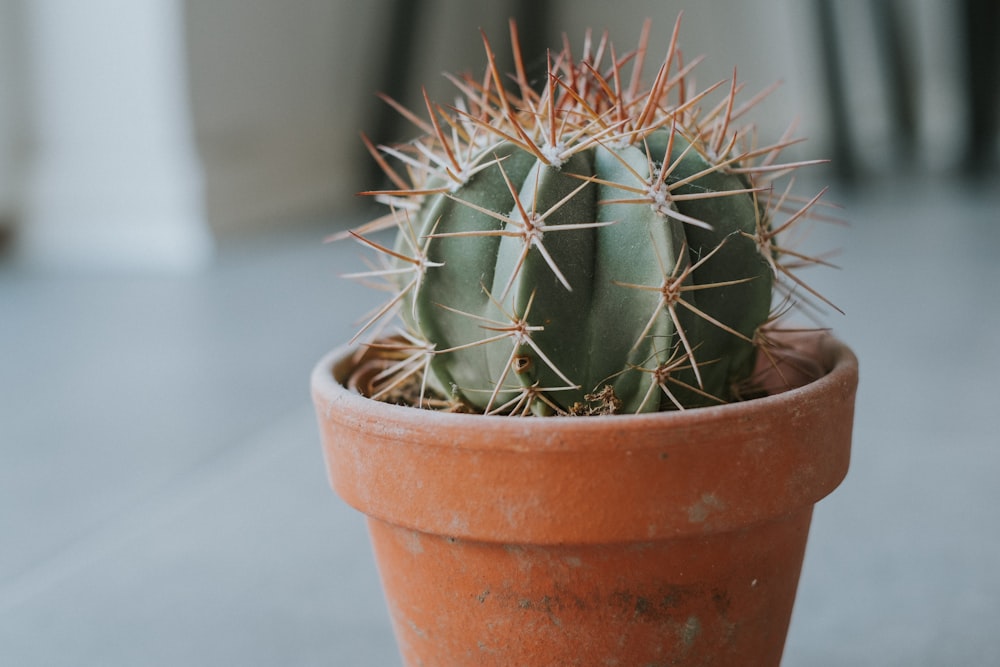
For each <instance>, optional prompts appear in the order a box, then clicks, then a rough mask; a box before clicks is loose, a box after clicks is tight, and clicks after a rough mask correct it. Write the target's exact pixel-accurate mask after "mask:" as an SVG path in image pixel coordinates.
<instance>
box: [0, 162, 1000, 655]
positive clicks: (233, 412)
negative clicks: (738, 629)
mask: <svg viewBox="0 0 1000 667" xmlns="http://www.w3.org/2000/svg"><path fill="white" fill-rule="evenodd" d="M997 185H998V184H996V183H993V184H992V187H987V188H980V189H968V188H965V189H963V188H958V187H954V186H951V185H949V184H947V183H943V184H942V183H935V182H933V181H932V180H930V179H928V180H926V181H921V182H919V183H917V184H916V185H909V186H902V185H890V184H881V185H878V186H877V187H875V186H872V187H870V188H869V189H866V190H863V191H861V192H855V193H853V194H848V193H841V194H839V195H837V196H836V198H837V199H839V200H840V201H841V202H842V203H844V204H845V206H846V209H847V210H846V211H845V212H844V217H846V218H849V219H850V220H851V221H852V222H853V227H852V229H851V230H849V231H841V230H833V229H831V230H829V231H826V232H824V233H823V234H824V235H825V236H829V238H830V239H832V240H833V242H834V243H835V244H837V245H839V246H842V247H843V248H844V253H843V255H842V257H840V258H839V261H840V263H841V264H842V266H843V267H844V270H843V271H841V272H827V273H826V274H825V275H821V274H820V273H816V274H815V279H814V281H815V283H816V284H817V285H819V286H821V287H822V289H823V291H824V292H825V293H826V294H828V295H829V296H831V297H832V298H833V299H834V300H835V301H836V302H837V303H838V304H839V305H841V306H842V307H843V308H844V309H845V310H846V311H847V316H846V317H839V316H837V317H835V318H832V324H833V325H834V327H835V329H836V330H837V332H838V333H839V334H840V335H841V336H842V337H843V338H844V339H846V340H847V341H848V342H849V343H850V344H851V345H852V346H853V347H854V348H855V350H856V351H857V353H858V355H859V357H860V358H861V362H862V385H861V390H860V392H859V406H858V414H857V424H856V429H855V455H854V461H853V467H852V471H851V473H850V475H849V477H848V479H847V481H846V482H845V483H844V484H843V486H842V487H841V488H840V489H838V490H837V492H836V493H835V494H834V495H833V496H831V497H830V498H828V499H826V500H825V501H823V502H822V503H821V504H820V506H819V507H818V509H817V512H816V515H815V521H814V527H813V533H812V536H811V541H810V547H809V551H808V554H807V560H806V564H805V568H804V572H803V578H802V584H801V588H800V595H799V599H798V602H797V607H796V613H795V617H794V619H793V623H792V628H791V632H790V636H789V639H788V646H787V650H786V659H785V662H784V664H785V665H786V666H788V667H793V666H800V667H825V666H830V667H833V666H846V665H850V666H852V667H857V666H862V665H872V666H878V667H886V666H892V665H900V666H903V665H905V666H907V667H920V666H943V665H990V664H996V662H995V661H996V660H997V656H1000V632H998V628H1000V569H998V567H997V563H1000V517H998V510H997V508H998V507H1000V486H998V485H997V482H996V480H997V477H998V476H1000V436H998V435H997V433H996V426H995V423H996V415H997V413H998V412H1000V399H998V397H997V396H998V390H997V382H998V379H1000V352H998V351H997V347H996V344H995V341H996V340H997V337H998V334H997V332H998V331H1000V307H998V306H1000V297H998V295H997V293H996V289H997V288H996V286H997V285H1000V263H998V262H997V260H996V254H997V248H998V247H1000V188H998V187H997ZM331 228H333V223H330V224H327V225H315V224H313V225H295V226H294V227H292V228H290V230H289V231H286V232H283V233H280V234H278V233H275V234H268V235H266V236H257V237H254V238H249V239H242V240H238V241H228V242H226V243H225V244H224V245H223V247H222V250H221V254H220V259H219V262H218V265H217V266H216V267H215V268H214V269H213V270H211V271H210V272H208V273H206V274H203V275H200V276H196V277H187V278H176V277H148V276H147V277H143V278H130V279H128V280H126V279H123V278H114V277H96V276H91V277H81V276H70V275H64V276H58V275H55V276H54V275H34V274H31V273H29V272H26V271H23V270H21V269H18V268H16V267H14V266H11V265H9V263H8V264H6V265H5V264H3V263H0V318H2V319H0V351H2V352H0V354H2V362H0V369H2V372H0V665H5V666H6V665H11V666H18V667H20V666H24V667H36V666H43V665H45V666H50V665H51V666H60V667H61V666H90V665H95V666H96V665H100V666H130V667H131V666H135V665H199V666H200V665H247V666H249V665H261V666H264V665H344V666H351V667H391V666H393V665H398V664H399V660H398V658H397V656H396V650H395V647H394V644H393V641H392V637H391V631H390V628H389V626H388V620H387V616H386V612H385V611H384V609H383V606H382V600H381V598H380V592H379V587H378V580H377V578H376V574H375V571H374V568H373V565H372V563H371V558H370V551H369V547H368V543H367V538H366V535H365V529H364V523H363V520H362V518H361V517H360V516H358V515H357V514H356V513H354V512H353V511H352V510H350V509H348V508H347V507H346V506H344V505H343V504H342V503H341V502H340V501H339V500H337V499H336V498H335V497H334V496H333V494H332V492H330V491H329V490H328V488H327V486H326V480H325V477H324V471H323V468H322V460H321V455H320V448H319V443H318V438H317V435H316V430H315V426H314V422H313V415H312V412H311V407H310V405H309V399H308V391H307V378H308V373H309V370H310V367H311V365H312V363H313V362H314V361H315V360H316V359H317V358H318V357H319V356H320V355H321V354H322V353H323V352H325V351H326V350H327V349H329V348H330V347H333V346H335V345H337V344H339V343H341V342H342V341H344V340H345V339H346V338H347V337H348V336H349V333H350V331H351V327H352V324H351V322H352V320H353V319H355V318H356V317H358V316H360V315H361V313H362V312H363V311H364V310H366V309H367V306H370V305H373V304H374V303H375V300H376V299H377V298H378V295H375V294H372V293H370V292H368V291H366V290H363V289H360V288H357V287H355V286H353V285H351V284H350V283H347V282H345V281H342V280H340V279H338V278H337V275H338V274H339V273H340V272H342V271H344V270H346V269H347V268H348V265H349V264H351V254H352V253H353V248H352V247H351V246H350V245H343V246H324V245H321V244H320V243H319V239H320V238H321V237H322V236H323V234H324V233H325V232H326V231H329V230H330V229H331Z"/></svg>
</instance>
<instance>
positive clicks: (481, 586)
mask: <svg viewBox="0 0 1000 667" xmlns="http://www.w3.org/2000/svg"><path fill="white" fill-rule="evenodd" d="M789 349H790V350H792V352H790V353H789V356H790V358H794V359H795V361H796V364H795V366H796V367H797V368H801V364H802V362H803V360H808V361H809V363H812V364H814V365H817V366H818V367H820V368H821V369H822V377H820V378H819V379H817V380H815V381H812V382H809V383H808V384H805V385H804V386H801V387H799V388H795V389H791V390H789V391H784V392H782V393H777V394H774V395H771V396H767V397H764V398H759V399H755V400H752V401H747V402H744V403H737V404H730V405H725V406H719V407H712V408H702V409H697V410H689V411H686V412H671V413H654V414H649V415H627V416H608V417H579V418H560V417H549V418H530V417H529V418H511V417H485V416H481V415H455V414H440V413H432V412H428V411H424V410H416V409H413V408H406V407H399V406H391V405H386V404H382V403H377V402H375V401H371V400H370V399H366V398H364V397H362V396H360V395H358V394H356V393H352V392H350V391H348V390H347V389H345V388H344V386H343V384H344V383H345V381H346V378H347V375H348V374H349V373H350V369H351V368H352V367H353V366H354V362H355V359H354V358H352V357H351V356H350V354H349V352H348V351H347V350H340V351H337V352H335V353H332V354H331V355H329V356H328V357H326V358H325V359H324V360H323V361H322V362H321V363H320V364H319V365H318V366H317V367H316V370H315V371H314V374H313V397H314V402H315V405H316V409H317V415H318V417H319V422H320V428H321V432H322V436H323V444H324V451H325V456H326V461H327V465H328V470H329V474H330V480H331V483H332V485H333V487H334V488H335V490H336V491H337V492H338V493H339V494H340V495H341V496H342V497H343V498H344V499H345V500H346V501H347V502H348V503H350V504H351V505H353V506H354V507H356V508H358V509H359V510H361V511H363V512H364V513H365V514H367V515H368V521H369V528H370V533H371V537H372V542H373V546H374V550H375V554H376V557H377V560H378V566H379V571H380V573H381V576H382V583H383V587H384V590H385V594H386V599H387V603H388V606H389V610H390V614H391V617H392V621H393V625H394V630H395V633H396V637H397V640H398V643H399V647H400V651H401V653H402V655H403V659H404V662H405V664H406V665H408V667H416V666H418V665H420V666H422V667H461V666H464V665H498V666H499V665H518V666H519V667H533V666H536V665H537V666H539V667H541V666H545V667H556V666H560V665H579V666H590V665H594V666H601V667H605V666H608V665H620V666H622V667H626V666H628V667H631V666H635V665H638V666H642V667H647V666H649V667H652V666H659V665H751V664H752V665H765V666H766V665H777V664H778V663H779V662H780V658H781V652H782V649H783V646H784V640H785V635H786V632H787V628H788V622H789V619H790V616H791V611H792V605H793V602H794V598H795V591H796V587H797V584H798V576H799V571H800V569H801V564H802V558H803V554H804V551H805V544H806V537H807V534H808V530H809V522H810V518H811V514H812V507H813V505H814V504H815V503H816V502H817V501H818V500H819V499H820V498H822V497H824V496H825V495H827V494H828V493H829V492H830V491H832V490H833V489H834V488H835V487H836V486H837V485H838V484H839V483H840V481H841V480H842V479H843V477H844V475H845V474H846V472H847V467H848V461H849V455H850V441H851V429H852V424H853V408H854V394H855V389H856V385H857V360H856V359H855V357H854V355H853V354H851V352H850V351H849V350H848V349H847V348H846V347H844V346H843V345H841V344H840V343H838V342H837V341H836V340H835V339H833V338H831V337H829V336H822V337H817V336H811V337H801V338H798V339H796V340H795V341H794V346H793V347H792V348H789ZM786 375H787V374H786Z"/></svg>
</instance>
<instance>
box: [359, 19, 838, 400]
mask: <svg viewBox="0 0 1000 667" xmlns="http://www.w3.org/2000/svg"><path fill="white" fill-rule="evenodd" d="M678 26H679V19H678V23H677V24H676V25H675V26H674V31H673V33H672V37H671V41H670V46H669V49H668V51H667V55H666V58H665V59H664V61H663V63H662V65H661V66H660V67H659V69H658V70H657V72H656V75H655V77H653V79H652V82H651V83H650V84H649V85H648V86H647V85H645V84H644V83H643V82H642V70H643V62H644V60H645V57H646V44H647V40H648V35H649V23H648V22H647V23H646V25H645V26H644V29H643V32H642V36H641V38H640V41H639V45H638V47H637V48H636V49H635V50H634V51H632V52H630V53H627V54H624V55H619V54H618V53H617V52H616V51H615V49H614V47H613V45H612V44H611V43H610V42H609V41H608V38H607V35H606V34H605V35H604V36H603V37H602V38H600V39H597V40H595V39H592V38H591V36H590V35H589V34H588V36H587V39H586V41H585V44H584V46H583V54H582V56H581V57H580V58H579V59H574V57H573V56H572V54H571V51H570V47H569V45H568V44H566V45H565V46H564V47H563V49H562V51H561V52H559V53H550V54H549V57H548V69H547V76H546V78H545V79H544V81H542V82H541V85H540V86H538V87H537V88H536V87H533V86H532V85H531V82H529V80H528V76H527V74H526V72H525V67H524V63H523V61H522V58H521V54H520V50H519V47H518V41H517V30H516V26H515V25H514V24H513V23H512V24H511V41H512V44H513V55H514V63H515V71H514V73H513V75H512V76H511V77H510V78H509V79H508V78H505V77H503V76H501V74H500V72H499V71H498V67H497V64H496V58H495V56H494V52H493V50H492V48H491V46H490V43H489V41H488V40H487V39H486V37H485V35H484V36H483V42H484V45H485V49H486V56H487V62H488V65H487V69H486V73H485V76H484V77H483V78H482V79H477V78H474V77H472V76H469V75H467V76H452V77H450V78H451V81H452V82H453V83H454V85H455V87H456V88H457V89H458V93H459V94H458V98H457V101H456V102H455V104H454V105H452V106H447V107H446V106H442V105H439V104H435V103H433V102H431V101H430V99H428V97H427V94H426V92H425V94H424V98H425V103H426V107H427V116H426V118H423V117H420V116H418V115H417V114H415V113H412V112H410V111H409V110H407V109H405V108H404V107H402V105H400V104H398V103H396V102H395V101H393V100H391V99H388V98H386V101H387V102H388V103H389V104H391V105H392V106H393V107H394V108H396V109H397V110H398V111H399V112H400V113H401V114H403V115H404V116H405V117H406V118H407V119H408V120H409V121H411V122H412V123H413V124H414V125H415V126H416V127H417V128H418V129H419V130H421V131H422V133H423V136H422V137H421V138H419V139H416V140H414V141H412V142H409V143H406V144H403V145H394V146H374V145H373V144H372V143H371V142H370V141H369V140H368V139H367V138H365V144H366V146H367V147H368V149H369V152H370V153H371V154H372V155H373V157H374V159H375V160H376V161H377V162H378V164H379V165H380V166H381V167H382V169H383V171H384V172H385V174H386V175H387V177H388V179H389V180H390V181H391V182H392V186H391V188H390V189H385V190H378V191H371V192H367V193H365V194H369V195H374V196H375V197H377V198H378V199H379V200H380V201H382V202H384V203H386V204H388V205H389V207H390V212H389V213H388V215H385V216H383V217H381V218H379V219H377V220H375V221H373V222H371V223H369V224H367V225H364V226H362V227H361V228H359V229H356V230H352V231H350V232H347V233H346V234H343V235H340V236H350V237H353V238H354V239H355V240H357V241H359V242H360V243H362V244H364V245H365V246H367V247H368V248H370V249H373V250H374V251H376V254H377V256H378V257H379V259H380V260H381V264H380V266H378V267H376V268H374V269H373V270H372V271H367V272H364V273H358V274H353V277H357V278H362V279H372V278H376V279H379V280H382V281H384V282H385V283H386V284H387V286H388V288H389V289H390V290H392V291H393V293H394V295H393V297H392V298H391V299H390V300H389V301H388V303H386V304H385V305H384V306H383V307H381V308H380V309H379V310H378V311H377V312H376V313H375V314H374V315H373V316H372V317H371V318H370V319H369V320H368V321H367V322H366V323H365V325H364V326H363V327H362V330H361V332H359V334H358V336H360V335H362V334H363V333H365V332H368V331H370V330H373V327H374V325H375V324H376V322H382V321H385V320H386V319H387V318H388V317H389V316H390V315H392V314H398V315H399V316H400V318H401V319H402V321H403V323H404V325H405V329H404V331H403V332H402V334H400V335H399V336H397V337H396V338H395V339H393V342H390V343H386V342H381V343H372V345H377V346H381V347H383V348H385V350H384V351H385V353H386V354H387V355H388V356H389V357H392V358H393V359H394V360H395V361H394V362H392V363H388V364H387V368H386V369H385V370H384V371H383V372H382V373H380V374H379V375H378V376H377V378H376V385H377V388H376V390H375V393H376V394H377V395H384V394H388V393H390V392H392V391H395V390H397V389H398V388H399V386H400V385H401V384H403V383H404V382H409V383H410V384H411V385H415V386H416V387H417V389H418V391H416V392H415V393H416V394H417V397H416V399H415V401H416V402H419V403H421V404H430V403H433V402H434V401H433V400H432V399H431V398H430V397H431V395H432V394H435V395H437V396H438V397H439V398H440V399H441V400H443V402H444V403H445V404H446V405H448V406H450V407H456V406H462V407H463V408H465V409H471V410H474V411H479V412H485V413H498V414H519V415H521V414H524V415H526V414H532V413H534V414H553V413H556V414H565V413H570V414H587V413H594V412H597V413H606V412H644V411H656V410H667V409H675V408H677V409H683V408H687V407H696V406H700V405H707V404H712V403H719V402H727V401H730V400H734V399H737V398H740V397H742V396H746V395H747V394H748V387H749V386H750V385H752V381H753V372H754V368H755V358H756V357H757V356H758V354H764V355H767V354H768V344H769V340H771V339H770V337H769V335H768V327H769V326H773V323H774V320H775V319H776V318H777V314H783V313H784V312H785V311H787V310H788V304H792V303H799V302H802V301H803V300H804V301H806V302H814V301H815V299H820V300H823V299H822V297H820V296H819V295H818V294H816V293H815V292H813V291H812V290H811V289H810V288H809V287H808V286H807V285H806V284H805V283H804V282H803V281H802V280H801V279H800V278H798V277H797V276H796V275H795V274H794V273H793V269H796V268H798V267H800V266H802V265H807V264H812V263H817V262H820V260H818V259H816V258H811V257H807V256H804V255H802V254H800V253H797V252H795V251H792V250H790V249H788V248H786V247H784V246H783V244H782V242H781V241H779V234H784V233H785V232H787V230H788V229H789V228H791V227H792V226H794V225H796V224H797V223H799V222H800V221H802V220H804V219H806V218H808V217H816V216H815V215H814V213H815V211H814V209H815V207H816V204H817V202H818V201H819V199H820V197H821V196H822V194H823V192H820V193H819V194H818V195H816V196H815V197H813V198H810V199H804V198H798V197H796V196H794V195H793V194H792V193H791V192H790V187H781V188H779V187H777V185H776V181H777V180H778V179H780V178H784V177H786V176H788V174H790V173H791V172H793V171H794V170H795V169H797V168H799V167H801V166H804V165H806V164H812V163H813V162H795V163H789V162H782V161H781V159H780V154H781V152H782V151H783V149H785V148H786V147H788V146H789V145H791V144H793V143H795V141H794V140H793V139H791V132H790V131H789V133H786V136H784V137H782V138H781V139H779V140H778V141H777V142H776V143H770V144H768V143H759V142H758V138H757V135H756V131H755V129H754V127H753V126H752V125H750V124H746V123H744V122H743V121H742V119H743V117H744V115H745V114H746V112H747V111H748V110H749V109H750V108H751V107H753V106H754V104H755V103H756V102H757V101H758V100H759V99H761V98H762V97H763V95H766V93H767V91H765V92H764V93H763V94H761V95H758V96H757V97H755V98H753V99H750V100H749V101H748V102H745V103H740V102H739V101H738V99H737V98H738V97H739V94H740V93H741V88H742V86H741V85H740V84H739V83H738V81H737V78H736V73H735V71H734V74H733V78H732V80H731V81H728V82H720V83H718V84H716V85H714V86H710V87H708V88H705V89H703V90H699V89H697V88H696V87H695V86H694V83H693V78H692V74H691V72H692V69H693V68H694V66H695V64H697V61H693V62H690V63H685V62H684V60H683V57H682V53H681V50H680V49H679V47H678V45H677V33H678ZM727 89H728V92H727ZM713 93H718V97H720V99H719V100H717V101H715V102H712V101H710V98H711V97H712V95H713ZM788 180H789V182H790V181H791V180H792V179H788ZM387 228H391V229H394V230H396V237H395V242H394V243H390V242H382V241H380V240H378V239H379V235H378V234H377V232H378V231H379V230H383V229H387ZM824 301H825V300H824ZM776 311H777V312H776ZM432 390H433V391H432Z"/></svg>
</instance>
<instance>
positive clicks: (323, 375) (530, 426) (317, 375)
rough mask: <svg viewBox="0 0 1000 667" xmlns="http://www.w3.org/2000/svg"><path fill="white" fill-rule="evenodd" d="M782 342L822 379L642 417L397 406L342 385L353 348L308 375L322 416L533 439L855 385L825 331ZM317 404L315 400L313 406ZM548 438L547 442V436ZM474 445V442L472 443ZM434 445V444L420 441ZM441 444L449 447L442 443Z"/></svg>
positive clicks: (708, 414) (521, 447)
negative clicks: (805, 350)
mask: <svg viewBox="0 0 1000 667" xmlns="http://www.w3.org/2000/svg"><path fill="white" fill-rule="evenodd" d="M783 338H784V340H785V341H786V342H791V343H793V344H796V345H806V346H809V347H812V348H813V349H814V350H815V355H816V356H817V357H818V359H817V361H819V363H820V365H821V367H822V370H823V375H821V376H820V377H818V378H816V379H814V380H811V381H808V382H807V383H806V384H803V385H801V386H797V387H793V388H789V389H784V390H780V391H778V392H774V393H770V394H768V395H766V396H760V397H756V398H752V399H748V400H744V401H737V402H733V403H726V404H723V405H711V406H704V407H698V408H691V409H687V410H670V411H661V412H649V413H642V414H616V415H589V416H551V417H535V416H528V417H516V416H506V415H484V414H478V413H452V412H444V411H436V410H427V409H422V408H416V407H413V406H407V405H398V404H391V403H386V402H383V401H378V400H374V399H371V398H368V397H367V396H364V395H362V394H360V393H359V392H357V391H355V390H351V389H348V388H347V386H346V382H347V375H348V374H349V371H350V369H351V368H353V367H354V365H355V364H354V359H353V351H354V350H356V349H357V348H356V346H351V345H341V346H339V347H337V348H335V349H333V350H331V351H330V352H329V353H327V354H326V355H324V356H323V357H322V358H321V359H320V361H319V362H318V363H317V364H316V366H315V367H314V369H313V371H312V376H311V386H312V390H313V394H314V398H315V399H319V400H322V402H323V403H324V404H325V406H326V412H327V414H329V413H330V411H332V410H334V409H337V410H340V411H346V412H350V413H355V412H360V413H362V414H365V415H366V419H370V420H373V421H375V422H378V423H393V424H398V425H400V426H401V427H405V426H406V425H413V426H418V425H419V426H420V427H421V428H434V426H435V425H439V426H440V427H441V428H444V429H448V430H449V431H452V430H461V431H467V432H473V433H476V434H483V433H498V432H510V431H512V430H514V431H519V432H530V433H533V434H535V435H536V436H538V435H540V434H551V435H553V436H569V435H571V434H572V433H574V432H577V431H581V430H583V431H586V432H588V433H600V432H601V431H606V432H619V431H621V430H622V429H643V428H644V427H647V428H650V429H663V428H671V429H680V430H689V429H695V430H698V429H699V427H704V426H706V425H709V424H717V423H719V422H720V421H726V420H733V421H745V420H746V419H748V418H751V417H752V415H754V414H755V413H760V412H767V411H771V410H781V409H782V406H784V405H786V404H788V403H790V402H795V401H801V400H809V399H810V398H813V397H815V396H817V395H819V394H822V393H824V392H826V391H829V390H830V387H831V386H834V385H849V386H852V387H855V386H856V385H857V376H858V359H857V357H856V355H855V354H854V352H853V351H852V350H851V349H850V348H849V347H847V345H845V344H844V343H842V342H841V341H840V340H839V339H837V338H836V337H835V336H833V335H832V334H830V333H829V332H808V333H796V334H791V335H785V336H784V337H783ZM317 404H318V405H319V402H317ZM546 439H547V440H548V438H546ZM484 442H485V439H479V438H472V439H469V440H468V441H464V440H463V442H462V446H463V447H467V448H476V447H482V448H483V449H489V450H496V449H497V447H498V445H497V444H495V443H491V444H483V443H484ZM477 443H478V444H477ZM558 443H561V444H562V445H563V446H565V447H567V448H569V449H574V450H579V449H581V448H585V443H580V442H574V440H573V439H572V438H567V437H557V438H554V439H552V440H551V442H550V446H555V447H558V446H559V445H558ZM425 444H433V443H430V442H428V443H425ZM440 444H441V446H452V444H451V443H447V442H441V443H440ZM500 447H501V448H506V449H509V450H511V451H525V450H530V449H534V447H532V446H527V447H526V446H525V443H524V441H523V439H522V438H518V437H512V438H510V439H509V440H508V441H506V443H505V444H504V445H500Z"/></svg>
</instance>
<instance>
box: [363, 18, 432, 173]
mask: <svg viewBox="0 0 1000 667" xmlns="http://www.w3.org/2000/svg"><path fill="white" fill-rule="evenodd" d="M426 4H427V3H426V2H424V0H396V1H395V2H393V3H392V9H391V10H390V12H389V14H388V16H386V23H387V28H388V30H387V31H386V37H385V40H384V42H383V44H384V46H385V48H386V49H387V51H388V52H387V53H386V54H385V55H384V56H383V58H384V59H383V61H382V70H381V72H379V75H378V91H379V92H382V93H384V94H386V95H388V96H389V97H391V98H393V99H395V100H402V99H403V98H404V96H405V94H406V86H407V85H408V83H409V81H410V78H411V76H412V73H413V64H414V60H415V59H414V57H413V55H414V53H415V52H416V50H415V44H416V40H417V37H418V35H419V31H418V30H416V29H415V27H416V26H417V25H418V24H419V22H420V19H421V16H422V14H423V10H424V8H425V7H426ZM372 104H373V107H372V112H371V118H372V119H373V120H372V123H371V125H370V126H369V127H370V130H369V136H370V137H371V139H372V141H373V142H375V143H376V144H379V143H387V142H388V143H391V142H393V141H399V140H400V139H401V137H399V136H397V135H398V134H399V133H400V131H401V126H402V121H401V118H400V116H399V114H398V113H397V112H396V111H395V110H394V109H392V108H391V107H390V106H389V105H387V104H385V103H384V102H382V101H381V100H377V99H376V100H373V102H372ZM366 155H367V154H366ZM362 164H368V165H371V166H370V167H369V169H370V173H369V177H368V178H367V179H366V181H365V182H366V183H369V184H372V185H374V184H377V183H381V182H382V181H383V180H384V179H385V175H384V174H383V173H382V169H381V168H380V167H379V166H378V164H376V163H375V161H374V160H372V159H370V158H368V159H367V161H365V162H363V163H362Z"/></svg>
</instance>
